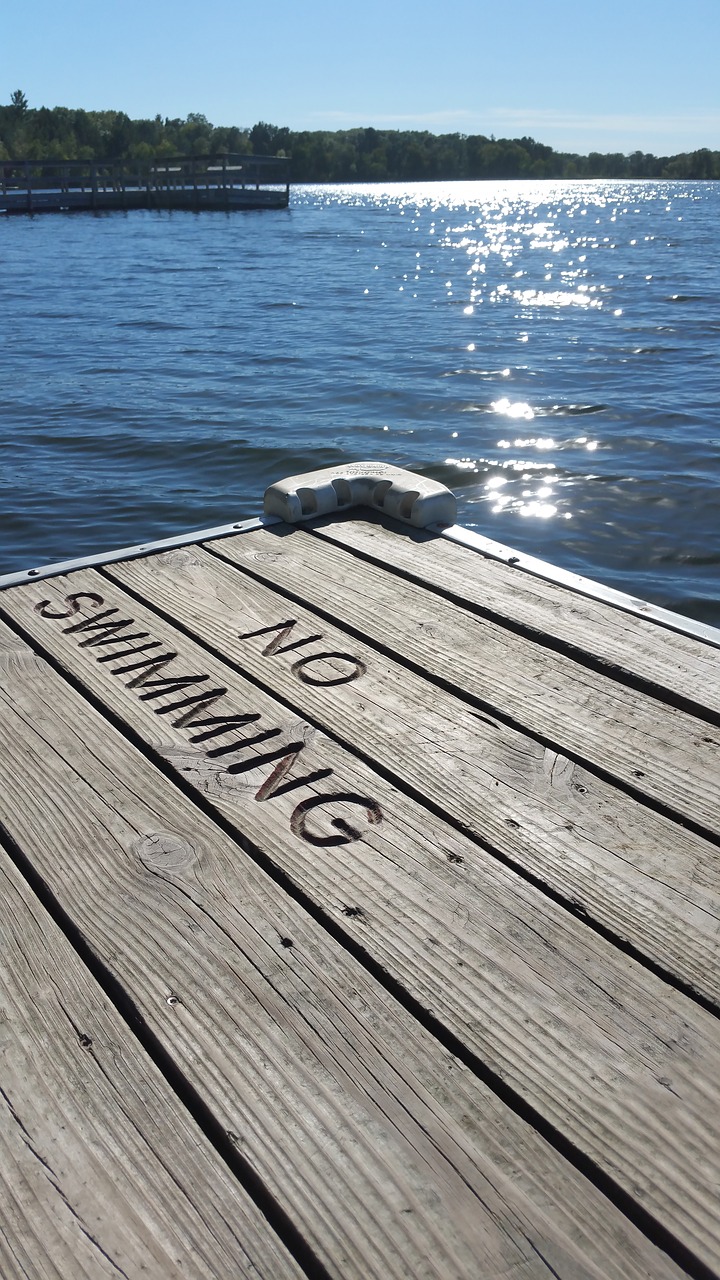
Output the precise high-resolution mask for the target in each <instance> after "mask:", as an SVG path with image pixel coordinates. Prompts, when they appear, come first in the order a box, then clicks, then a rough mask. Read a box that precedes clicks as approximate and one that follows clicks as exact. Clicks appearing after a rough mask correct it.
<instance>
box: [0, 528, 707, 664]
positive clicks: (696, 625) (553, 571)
mask: <svg viewBox="0 0 720 1280" xmlns="http://www.w3.org/2000/svg"><path fill="white" fill-rule="evenodd" d="M428 533H436V534H438V535H439V536H441V537H443V538H448V539H449V540H450V541H451V542H457V543H458V544H459V545H460V546H463V547H467V548H469V550H471V551H479V552H481V554H482V555H484V556H488V557H489V558H490V559H491V560H501V561H503V563H504V564H510V565H512V567H513V568H514V569H522V570H524V572H525V573H531V574H532V575H533V577H535V578H544V579H545V580H546V581H548V582H555V583H557V584H558V586H561V587H567V588H568V590H570V591H574V592H576V593H577V594H578V595H583V596H589V597H590V598H591V599H593V600H599V601H601V603H602V604H607V605H611V606H612V607H613V608H615V609H619V610H621V611H622V612H624V613H633V614H635V615H636V616H638V617H640V618H647V619H648V621H649V622H655V623H657V624H658V626H662V627H667V628H668V629H669V630H671V631H680V632H682V633H683V634H684V635H688V636H692V637H693V638H694V639H695V640H704V641H705V643H706V644H711V645H716V646H717V647H718V648H720V628H718V627H713V626H712V625H711V623H709V622H698V621H696V619H695V618H689V617H686V615H685V614H682V613H675V612H674V610H672V609H664V608H663V607H662V605H658V604H651V603H650V601H648V600H641V599H639V598H638V597H637V596H631V595H628V594H627V593H626V592H624V591H617V590H616V588H615V587H607V586H605V584H604V583H602V582H596V581H595V579H594V578H584V577H583V576H582V574H579V573H572V572H571V570H569V569H561V568H560V566H559V565H556V564H552V563H551V562H550V561H549V560H538V559H537V557H536V556H529V555H525V554H524V552H522V551H516V550H515V549H514V548H513V547H506V546H504V545H503V543H501V542H494V541H493V540H492V538H485V537H484V536H483V535H482V534H480V533H475V532H474V530H471V529H463V528H462V526H461V525H457V524H455V525H451V526H449V527H448V526H443V525H429V526H428ZM0 585H2V583H1V580H0Z"/></svg>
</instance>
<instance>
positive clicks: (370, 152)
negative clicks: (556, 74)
mask: <svg viewBox="0 0 720 1280" xmlns="http://www.w3.org/2000/svg"><path fill="white" fill-rule="evenodd" d="M224 151H231V152H239V153H241V154H245V155H272V156H285V157H288V158H289V159H290V161H291V173H292V178H293V181H295V182H380V181H383V180H385V181H408V182H421V181H426V180H428V179H446V180H449V179H474V178H490V179H499V178H720V151H710V150H708V148H706V147H703V148H701V149H700V150H699V151H692V152H686V153H683V154H680V155H675V156H654V155H650V154H648V153H646V152H642V151H634V152H633V153H632V154H631V155H622V154H620V153H619V152H617V153H612V154H601V153H600V152H598V151H591V152H590V154H589V155H587V156H580V155H574V154H570V153H566V152H561V151H554V150H553V149H552V147H548V146H545V145H543V143H541V142H536V141H535V140H534V139H533V138H527V137H524V138H513V139H511V138H495V137H493V136H490V137H485V135H484V134H470V135H466V134H462V133H444V134H435V133H428V132H421V131H416V130H406V131H402V132H401V131H399V130H393V129H372V128H358V129H344V130H340V131H338V132H334V133H332V132H328V131H312V132H309V131H301V132H298V133H295V132H293V131H292V130H290V129H288V128H286V127H283V128H279V127H278V126H276V125H272V124H266V123H265V122H264V121H260V122H259V123H258V124H255V125H253V127H252V128H248V129H241V128H237V127H235V126H231V127H225V126H220V127H218V126H216V125H213V124H211V123H210V121H209V120H207V119H206V117H205V116H204V115H200V114H198V113H196V112H191V114H190V115H188V116H187V117H186V118H185V119H184V120H181V119H176V120H171V119H169V118H168V117H165V118H163V117H162V116H160V115H156V116H155V118H154V119H153V120H131V119H130V117H129V116H127V115H126V114H125V113H124V112H123V111H82V110H71V109H70V108H68V107H53V108H48V107H39V108H36V109H35V108H31V107H30V106H29V105H28V102H27V99H26V97H25V94H24V93H23V92H22V91H21V90H19V89H18V90H17V91H16V92H15V93H14V94H13V95H12V98H11V100H10V103H9V104H8V105H7V106H0V163H1V162H3V161H8V160H11V161H12V160H45V161H54V160H115V161H138V162H141V163H142V162H147V161H149V160H153V159H159V158H162V157H163V156H170V155H187V156H192V155H203V154H206V155H207V154H209V153H213V152H224Z"/></svg>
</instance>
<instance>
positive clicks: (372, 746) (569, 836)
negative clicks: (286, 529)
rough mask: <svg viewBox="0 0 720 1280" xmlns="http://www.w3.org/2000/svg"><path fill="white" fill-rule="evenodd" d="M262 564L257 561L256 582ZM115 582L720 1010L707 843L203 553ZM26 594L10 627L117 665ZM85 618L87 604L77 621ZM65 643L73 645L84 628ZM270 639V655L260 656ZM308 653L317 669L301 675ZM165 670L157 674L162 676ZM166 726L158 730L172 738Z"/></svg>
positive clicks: (59, 585) (60, 582)
mask: <svg viewBox="0 0 720 1280" xmlns="http://www.w3.org/2000/svg"><path fill="white" fill-rule="evenodd" d="M270 554H273V553H270ZM257 563H258V557H256V560H255V561H254V562H253V564H254V565H255V564H257ZM267 563H268V562H267V560H266V559H265V558H260V560H259V564H260V571H261V572H262V571H264V570H265V568H266V566H267ZM275 563H276V562H275V560H273V561H272V565H271V567H272V566H274V565H275ZM87 575H88V576H83V574H80V575H74V577H73V581H74V582H75V583H76V585H77V586H78V587H80V588H82V587H83V586H84V587H85V588H87V589H88V590H90V591H93V592H95V593H102V592H106V594H107V591H108V588H107V585H106V584H105V585H104V584H103V580H102V578H101V577H100V576H95V577H94V576H92V571H87ZM111 576H112V578H113V579H118V580H119V581H121V582H124V583H126V584H127V585H129V586H131V587H132V589H133V590H134V591H135V592H137V593H138V594H140V595H142V596H144V597H145V599H146V600H147V601H148V602H149V603H152V604H153V605H157V606H158V607H160V608H163V609H164V610H166V611H167V612H168V613H172V614H173V615H174V616H175V617H176V618H177V619H178V620H179V621H180V622H181V623H182V625H183V626H184V627H186V628H188V630H190V631H191V632H193V633H194V634H195V635H196V636H198V637H199V638H200V639H201V640H203V641H204V642H205V643H206V644H208V645H212V646H214V647H215V648H217V649H219V650H220V651H222V652H223V653H224V654H225V655H226V656H227V658H228V659H229V660H230V661H231V662H233V663H234V664H236V665H237V666H238V667H239V668H241V669H242V670H244V671H246V672H247V673H248V674H249V675H250V676H251V677H252V678H253V679H254V680H257V681H258V682H260V683H261V684H262V685H263V687H264V688H266V689H267V690H268V691H270V692H271V693H272V694H274V695H276V696H278V697H280V698H282V700H283V701H284V702H285V703H286V704H288V705H289V706H290V707H291V708H292V709H293V711H295V712H297V713H298V714H299V715H301V716H307V717H309V718H310V719H311V721H312V722H313V723H314V724H316V725H319V726H320V727H321V728H322V729H323V730H325V731H326V732H327V733H328V734H331V735H332V736H333V737H335V738H337V739H338V740H339V741H340V742H341V743H343V744H345V745H346V746H348V747H350V748H352V749H355V748H359V749H360V750H361V751H362V753H363V754H364V755H365V757H366V758H368V759H369V761H370V763H371V764H372V763H377V764H379V765H381V767H382V768H383V769H386V770H389V771H390V773H391V774H392V776H393V778H395V779H396V780H398V782H399V783H400V784H401V785H402V784H404V785H406V786H409V787H412V788H413V789H414V791H415V792H416V793H420V794H421V795H422V796H423V797H426V798H427V799H428V800H429V801H431V802H432V803H433V805H436V806H438V807H439V808H440V809H441V810H442V811H443V812H444V813H447V814H448V815H449V816H450V817H452V818H453V819H454V820H456V821H457V822H458V823H460V824H461V825H462V827H463V828H464V829H465V830H467V831H469V832H472V833H474V834H475V835H477V836H478V837H479V838H480V839H481V840H482V841H483V842H485V843H487V844H488V845H489V846H490V847H491V848H493V849H496V850H498V851H499V852H500V853H501V854H502V855H503V856H504V857H506V858H508V859H510V860H511V861H512V862H513V864H514V865H516V866H521V867H523V868H524V869H525V870H526V871H527V872H528V873H530V874H531V875H532V876H533V877H536V878H537V879H538V880H539V881H540V882H541V883H543V884H545V885H547V886H548V887H549V888H550V889H551V890H552V891H553V892H554V893H557V894H559V895H561V896H562V898H563V899H564V900H565V901H567V902H569V903H570V904H572V905H573V906H574V907H579V908H580V909H581V910H582V911H584V912H586V913H587V915H588V916H589V917H590V918H591V919H593V920H597V921H598V922H599V923H600V924H601V925H603V926H604V927H605V928H607V929H609V930H611V931H612V932H613V934H614V935H615V936H617V937H619V938H622V939H623V940H624V941H627V942H629V943H631V944H632V946H633V947H635V948H636V949H637V950H638V951H639V952H640V953H641V954H643V955H645V956H647V957H648V958H649V959H650V960H651V961H652V962H653V963H654V964H656V965H658V966H659V967H660V968H661V969H663V970H664V971H666V972H670V973H672V974H674V975H675V976H677V977H678V978H679V979H680V980H681V981H682V982H684V983H687V985H688V986H689V987H691V988H692V989H693V990H695V991H697V992H698V993H700V994H701V995H703V996H704V997H706V998H707V999H709V1000H712V1001H715V1002H717V1003H718V1004H719V1005H720V850H718V848H717V847H716V846H715V845H714V844H711V843H710V842H709V841H707V840H704V839H703V838H702V837H700V836H698V835H695V834H694V833H693V832H690V831H687V830H685V829H684V828H683V827H681V826H679V825H678V824H677V823H675V822H673V821H672V820H671V819H670V818H667V817H664V816H662V815H658V814H655V813H653V812H651V811H648V810H646V809H644V807H643V806H642V805H641V804H639V803H638V802H637V801H636V800H634V799H633V798H632V797H629V796H627V795H625V794H624V793H622V792H618V791H617V790H616V789H615V788H613V787H612V786H611V785H610V784H609V783H607V782H604V781H602V780H601V779H598V778H597V777H596V776H594V775H593V774H591V773H589V772H588V771H587V770H585V769H582V768H581V767H580V766H579V765H574V764H573V763H571V762H570V761H569V760H568V759H567V758H565V757H563V756H562V755H559V754H557V753H555V752H552V751H549V750H546V749H545V748H544V747H542V746H541V745H540V744H539V743H537V742H535V741H533V740H532V739H531V738H529V737H527V735H525V734H522V733H520V732H518V731H517V730H513V729H510V728H508V727H507V726H505V725H503V724H501V723H498V722H493V721H492V720H490V719H489V718H488V717H484V716H480V715H478V714H477V713H475V712H474V711H473V709H472V708H469V707H468V706H467V705H466V704H465V703H463V702H462V701H461V700H459V699H458V698H456V697H454V696H453V695H452V694H450V693H446V692H445V691H444V690H442V689H438V688H431V689H430V690H429V689H428V686H427V683H426V682H425V681H424V680H423V679H422V678H421V677H420V676H417V675H415V674H414V673H413V672H412V671H408V670H406V669H404V668H402V667H401V666H400V665H399V664H397V663H395V662H393V661H392V660H390V659H387V658H385V657H384V656H382V655H380V654H378V652H377V651H376V650H373V649H371V648H370V647H369V646H367V645H363V644H362V643H360V642H359V641H357V640H355V639H354V638H352V637H348V636H347V635H346V634H345V633H343V632H342V631H340V630H338V629H337V628H334V627H332V626H331V625H329V624H327V623H325V622H324V621H323V620H322V619H318V617H317V615H314V614H312V613H309V612H307V611H306V610H302V609H299V608H298V607H297V606H295V605H291V604H290V603H289V602H288V601H287V600H283V599H282V598H280V597H278V596H277V595H276V594H275V593H274V592H273V590H272V589H271V588H268V587H265V586H263V585H262V584H260V583H257V582H255V581H254V580H253V579H250V578H248V577H247V576H246V575H245V574H241V573H239V572H238V571H237V570H236V569H235V568H234V567H231V566H230V565H228V564H226V563H224V562H222V561H219V560H217V559H216V558H213V557H211V556H210V555H208V553H207V552H204V551H203V550H202V549H200V548H184V549H182V550H181V551H173V552H168V553H165V554H163V555H160V556H155V557H152V558H148V559H146V560H135V561H132V562H130V563H127V564H125V565H122V566H119V567H113V569H112V571H111ZM67 590H68V583H67V581H66V580H65V579H56V580H54V581H53V583H52V584H50V583H48V584H47V588H45V587H43V588H42V589H40V588H38V592H40V595H39V597H38V598H40V599H50V600H52V601H53V602H54V603H53V604H52V605H51V606H50V607H51V608H53V609H56V610H57V609H60V611H62V609H63V607H64V606H63V604H62V601H63V600H64V597H65V594H66V592H67ZM29 599H30V597H27V596H26V597H22V596H15V595H12V593H10V594H9V595H8V596H7V597H6V602H7V605H8V608H10V609H12V612H13V614H14V616H15V617H16V618H17V619H18V621H21V622H23V624H24V625H27V626H28V628H29V629H30V630H31V631H32V634H33V636H34V637H35V638H36V639H37V640H38V641H40V642H41V643H45V644H47V645H49V646H51V647H52V651H53V653H55V654H57V655H58V657H61V658H62V660H63V661H65V662H67V663H68V664H70V665H71V666H72V669H73V671H75V672H76V674H82V673H83V672H85V670H86V668H87V666H88V663H87V660H86V656H87V654H88V653H94V654H95V661H96V664H98V665H102V666H108V665H109V666H110V667H111V668H113V669H114V668H115V667H116V666H117V667H122V666H123V665H124V660H118V662H117V664H115V663H114V662H113V663H108V661H107V659H108V658H109V657H110V655H111V654H112V652H113V651H117V652H122V648H121V640H120V639H119V638H118V639H117V640H116V641H115V642H114V643H104V644H101V645H97V646H89V647H87V648H86V649H84V650H82V649H80V648H79V646H78V644H77V641H76V642H75V643H72V642H71V641H70V636H65V635H64V633H61V636H62V638H61V636H59V635H58V629H59V626H60V625H61V624H57V623H56V624H53V625H52V626H49V625H48V622H47V621H46V620H44V619H43V618H42V617H41V616H39V615H38V614H37V613H35V612H34V611H33V609H32V608H30V607H28V603H27V602H29ZM23 600H24V601H25V602H26V603H23ZM33 600H35V597H33ZM108 600H111V601H112V605H113V606H116V607H118V609H119V612H118V614H117V615H114V616H117V617H119V618H128V617H132V618H134V619H135V622H134V624H133V626H132V627H131V628H126V630H129V631H130V633H132V632H133V631H135V632H137V631H138V630H140V631H143V632H145V633H147V634H148V635H150V634H152V635H153V636H155V637H156V639H159V638H162V640H163V648H162V649H161V650H158V652H164V651H168V652H170V651H174V650H176V649H177V648H178V645H180V647H181V650H182V652H183V659H184V661H185V664H186V666H185V667H183V668H182V669H183V670H185V669H186V668H187V670H196V671H201V670H202V671H204V672H207V674H208V676H209V681H210V684H208V687H210V685H214V686H216V687H228V688H231V689H232V691H233V697H234V702H233V703H232V705H233V706H237V707H242V706H245V705H246V704H247V702H248V699H250V700H251V701H252V697H253V694H252V692H251V691H250V690H249V689H248V687H247V686H245V685H240V686H237V684H236V683H234V681H233V677H232V674H231V673H229V672H228V670H227V668H226V667H224V666H218V665H213V664H212V660H211V659H209V655H207V654H203V652H202V650H200V649H199V648H192V647H190V648H189V647H188V642H187V641H186V640H184V639H183V638H182V637H180V638H178V635H177V632H175V631H166V630H164V629H163V627H162V624H160V629H158V626H159V623H158V620H157V619H156V618H155V617H154V616H153V615H152V614H151V613H147V612H143V611H142V608H141V606H139V605H137V604H136V603H135V602H134V601H132V600H129V599H127V598H126V597H124V596H123V595H118V596H117V598H116V597H115V596H114V595H112V593H111V594H110V595H108ZM13 602H16V603H13ZM101 611H102V610H101ZM86 613H87V614H88V616H89V615H90V614H91V613H92V610H91V609H90V610H85V611H84V612H83V614H82V616H83V617H84V616H85V614H86ZM78 616H80V615H78ZM290 619H291V620H292V621H293V622H294V624H295V625H294V626H293V627H292V628H291V629H290V631H289V634H288V635H286V636H285V637H284V638H283V637H282V628H281V629H280V631H278V630H271V631H268V630H267V628H268V626H269V625H270V624H275V623H278V622H282V621H283V620H285V621H288V620H290ZM51 631H52V635H51V634H50V632H51ZM75 634H77V636H78V638H79V637H80V636H81V635H83V634H85V633H82V632H79V633H75ZM113 634H117V635H118V636H120V635H121V633H113ZM92 635H93V633H92V632H88V633H87V636H88V637H89V638H92ZM313 636H314V637H316V638H315V639H314V640H312V641H311V643H307V640H308V637H313ZM243 637H244V638H243ZM134 643H136V644H142V643H144V642H143V641H142V640H139V641H136V642H134ZM275 643H277V644H278V647H277V649H276V650H275V651H274V652H273V653H268V652H267V650H268V646H271V645H272V644H275ZM125 647H127V646H125ZM328 651H330V652H335V653H342V652H346V653H348V654H349V655H350V657H351V658H353V659H354V660H355V661H357V662H359V663H360V664H361V665H362V667H363V668H364V674H363V675H362V677H361V678H359V679H353V680H349V681H347V682H345V683H342V684H334V685H331V686H324V685H317V684H312V683H309V682H308V680H307V679H303V678H302V677H303V675H304V674H306V673H307V671H308V670H312V671H313V673H314V676H315V677H319V678H324V677H323V672H324V671H325V676H326V677H327V678H334V674H335V675H337V674H338V673H339V674H340V675H341V676H342V675H346V674H347V673H348V672H352V671H353V667H352V665H351V663H350V662H349V661H348V660H345V661H344V662H343V661H342V660H338V659H328V660H325V661H323V660H319V659H316V658H315V657H314V656H313V655H316V654H322V653H323V652H328ZM303 655H305V657H309V658H310V659H311V663H312V667H309V666H306V667H305V668H302V667H298V666H297V665H296V664H297V662H298V660H302V659H303ZM141 656H143V655H141ZM144 656H149V655H147V654H146V655H144ZM101 659H102V662H101V661H100V660H101ZM131 660H132V659H128V660H127V661H131ZM208 664H210V665H208ZM333 664H334V666H333ZM173 669H174V668H172V667H170V666H168V668H167V671H168V672H170V671H171V670H173ZM130 674H131V673H129V674H128V675H127V677H125V678H126V679H129V678H130ZM97 678H98V679H100V680H101V683H102V679H101V678H100V677H97ZM119 678H120V679H121V680H122V679H123V677H122V676H121V677H119ZM94 687H95V686H94ZM226 701H227V699H226ZM215 709H216V710H222V709H223V708H222V706H220V705H218V707H217V708H215ZM263 714H264V716H265V717H269V718H270V719H272V716H273V715H275V716H276V715H277V710H276V709H273V708H272V707H271V706H266V708H265V711H264V712H263ZM145 719H146V721H147V722H148V723H147V724H146V727H145V729H144V733H146V734H147V733H148V731H150V732H151V734H152V735H153V739H154V736H155V735H156V733H157V722H158V718H157V716H155V717H154V725H155V726H156V727H153V728H152V729H150V728H149V726H150V724H152V723H153V717H152V716H146V717H145ZM167 719H168V718H167V717H163V723H164V725H165V726H166V728H167V729H168V730H171V728H172V726H171V725H169V724H168V723H167ZM188 736H191V735H189V734H188V732H187V731H184V730H182V729H180V731H179V732H176V733H175V734H174V735H173V734H172V732H169V733H168V735H167V737H166V740H165V742H164V745H163V748H162V749H163V751H164V753H165V754H167V755H171V753H172V751H173V750H174V749H175V748H176V746H178V745H179V744H180V743H183V742H187V739H188ZM153 739H151V740H153Z"/></svg>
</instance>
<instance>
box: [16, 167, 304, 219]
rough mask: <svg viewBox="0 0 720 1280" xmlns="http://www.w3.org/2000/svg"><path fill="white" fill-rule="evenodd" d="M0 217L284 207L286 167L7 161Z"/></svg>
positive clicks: (287, 198)
mask: <svg viewBox="0 0 720 1280" xmlns="http://www.w3.org/2000/svg"><path fill="white" fill-rule="evenodd" d="M0 175H1V177H2V181H1V183H0V212H2V213H70V212H87V211H90V212H99V211H101V210H103V211H104V210H110V209H193V210H200V209H285V208H287V205H288V201H289V198H290V181H289V162H288V160H286V159H284V158H282V157H277V156H241V155H232V154H229V153H225V154H220V155H211V156H164V157H163V158H162V159H157V160H153V161H151V162H149V163H138V162H135V161H123V162H117V163H115V162H110V161H107V162H101V161H84V160H75V161H55V162H45V161H40V160H23V161H18V160H10V161H6V162H4V163H3V164H2V165H0Z"/></svg>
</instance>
